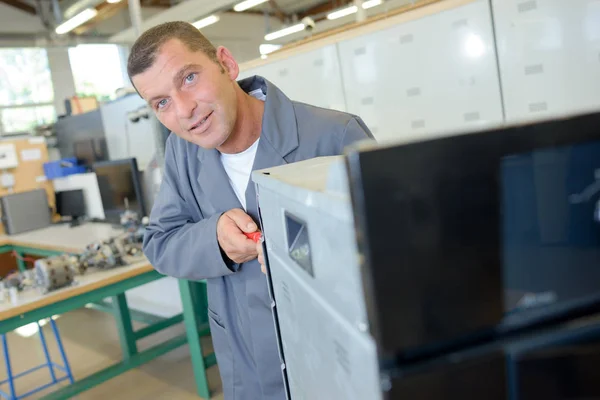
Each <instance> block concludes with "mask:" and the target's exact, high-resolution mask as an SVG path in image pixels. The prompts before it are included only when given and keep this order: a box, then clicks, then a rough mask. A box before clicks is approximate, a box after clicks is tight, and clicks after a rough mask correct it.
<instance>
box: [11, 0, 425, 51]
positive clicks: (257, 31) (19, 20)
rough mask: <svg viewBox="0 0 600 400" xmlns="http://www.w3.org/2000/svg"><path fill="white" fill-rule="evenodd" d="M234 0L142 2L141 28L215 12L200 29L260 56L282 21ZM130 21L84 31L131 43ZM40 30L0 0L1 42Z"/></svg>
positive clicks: (295, 5) (323, 27)
mask: <svg viewBox="0 0 600 400" xmlns="http://www.w3.org/2000/svg"><path fill="white" fill-rule="evenodd" d="M238 1H239V0H185V1H182V2H181V3H180V4H178V5H175V6H173V7H171V8H168V9H165V8H148V7H143V8H142V20H143V23H142V25H143V26H142V28H143V29H144V30H146V29H148V28H150V27H152V26H155V25H158V24H160V23H163V22H167V21H182V20H183V21H188V22H195V21H197V20H199V19H201V18H203V17H206V16H208V15H211V14H213V13H214V14H218V15H219V16H220V18H221V19H220V21H219V22H218V23H216V24H214V25H211V26H209V27H206V28H204V29H202V32H203V33H204V34H205V35H206V36H207V37H208V38H209V39H210V40H212V41H213V42H214V43H215V44H217V45H224V46H226V47H228V48H229V49H230V50H231V51H232V52H233V53H234V55H236V57H237V58H238V60H239V61H248V60H251V59H254V58H257V57H259V56H260V54H259V52H258V46H259V45H260V44H261V43H264V35H265V34H266V33H268V32H272V31H275V30H277V29H280V28H281V27H282V22H281V21H279V20H278V19H277V18H276V17H275V16H274V15H273V14H271V15H272V16H271V17H270V18H269V17H266V16H264V15H261V14H260V13H235V12H224V11H225V10H231V8H232V7H233V5H234V4H235V3H237V2H238ZM329 1H332V0H329ZM411 2H413V0H386V1H385V3H384V4H383V5H381V6H378V7H375V8H372V9H370V10H367V14H368V15H374V14H377V13H380V12H385V11H389V10H391V9H393V8H396V7H399V6H401V5H405V4H407V3H411ZM319 3H323V0H277V4H278V5H279V7H280V8H282V9H283V11H284V12H285V13H287V14H288V15H289V14H291V13H293V12H302V11H304V10H306V9H308V8H311V7H314V6H315V5H317V4H319ZM262 7H264V8H265V9H270V7H271V6H270V5H268V3H267V4H264V5H263V6H262ZM260 10H261V7H256V8H255V9H253V10H252V11H260ZM355 18H356V17H355V15H351V16H348V17H345V18H342V19H339V20H335V21H328V20H323V21H319V22H318V23H317V26H316V28H315V29H314V30H313V31H312V32H309V31H304V32H300V33H297V34H294V35H290V36H287V37H285V38H282V39H280V40H278V41H275V42H272V43H278V44H285V43H289V42H291V41H297V40H300V39H303V38H306V37H309V36H310V35H314V34H317V33H320V32H324V31H327V30H330V29H333V28H336V27H339V26H341V25H344V24H348V23H351V22H353V21H354V20H355ZM130 26H131V24H130V19H129V12H128V10H127V8H125V9H124V10H123V11H122V12H120V13H118V14H117V15H115V16H113V17H112V18H110V19H108V20H105V21H103V22H101V23H99V24H98V25H97V26H96V27H95V28H94V29H93V30H91V31H89V32H88V34H90V35H105V36H106V35H108V36H109V37H110V40H111V41H113V42H116V43H132V42H133V41H134V40H135V35H134V32H133V30H132V29H131V27H130ZM44 31H45V28H44V26H43V25H42V23H41V21H40V18H38V17H37V16H33V15H30V14H28V13H26V12H23V11H21V10H18V9H16V8H13V7H10V6H7V5H5V4H3V3H0V45H5V44H4V43H6V42H7V40H8V42H10V40H11V39H10V36H8V39H7V38H6V37H4V39H7V40H2V39H3V36H2V35H3V34H41V33H43V32H44ZM5 36H6V35H5ZM15 43H16V42H15Z"/></svg>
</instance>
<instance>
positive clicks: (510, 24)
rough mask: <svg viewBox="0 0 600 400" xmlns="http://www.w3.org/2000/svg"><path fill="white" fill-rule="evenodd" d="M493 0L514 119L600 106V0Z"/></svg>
mask: <svg viewBox="0 0 600 400" xmlns="http://www.w3.org/2000/svg"><path fill="white" fill-rule="evenodd" d="M492 3H493V7H494V16H495V22H496V33H497V41H498V52H499V60H500V71H501V77H502V83H503V87H504V100H505V111H506V117H507V119H508V120H509V121H522V120H535V119H540V118H547V117H548V116H551V115H561V114H565V113H573V112H576V111H581V110H589V109H595V110H598V109H600V1H598V0H570V1H561V0H538V1H522V2H519V3H516V2H513V1H506V0H493V1H492Z"/></svg>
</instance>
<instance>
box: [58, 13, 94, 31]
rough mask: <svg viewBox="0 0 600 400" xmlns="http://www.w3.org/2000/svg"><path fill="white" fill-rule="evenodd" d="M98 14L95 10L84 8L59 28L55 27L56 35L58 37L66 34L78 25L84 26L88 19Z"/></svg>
mask: <svg viewBox="0 0 600 400" xmlns="http://www.w3.org/2000/svg"><path fill="white" fill-rule="evenodd" d="M97 14H98V11H97V10H96V9H95V8H86V9H85V10H83V11H82V12H80V13H79V14H77V15H76V16H74V17H73V18H71V19H69V20H67V21H65V22H63V23H62V24H60V25H59V26H57V27H56V30H55V31H56V33H57V34H59V35H63V34H65V33H67V32H71V31H72V30H73V29H75V28H77V27H78V26H79V25H82V24H85V23H86V22H88V21H89V20H90V19H92V18H94V17H95V16H96V15H97Z"/></svg>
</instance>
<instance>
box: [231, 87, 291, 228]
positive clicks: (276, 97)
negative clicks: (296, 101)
mask: <svg viewBox="0 0 600 400" xmlns="http://www.w3.org/2000/svg"><path fill="white" fill-rule="evenodd" d="M240 86H241V87H242V89H244V90H245V91H246V92H249V91H251V90H254V89H257V88H258V87H260V88H261V89H262V90H263V93H265V94H266V95H267V98H266V100H265V113H264V115H263V121H262V132H261V135H260V141H259V142H258V150H257V151H256V157H255V158H254V165H253V166H252V171H256V170H260V169H264V168H271V167H276V166H279V165H283V164H286V163H287V162H286V159H285V157H286V156H287V155H288V154H290V153H291V152H292V151H294V150H296V149H297V148H298V125H297V123H296V113H295V111H294V105H293V104H292V102H291V100H290V99H289V98H288V97H287V96H286V95H285V94H283V92H281V91H280V90H279V89H278V88H277V87H276V86H275V85H273V84H272V83H271V82H269V81H267V80H266V79H264V78H261V77H252V78H249V79H247V80H243V81H241V82H240ZM246 209H247V211H248V213H249V214H250V215H252V216H253V217H254V219H255V220H258V206H257V201H256V189H255V185H254V182H253V181H252V176H250V180H249V182H248V187H247V188H246Z"/></svg>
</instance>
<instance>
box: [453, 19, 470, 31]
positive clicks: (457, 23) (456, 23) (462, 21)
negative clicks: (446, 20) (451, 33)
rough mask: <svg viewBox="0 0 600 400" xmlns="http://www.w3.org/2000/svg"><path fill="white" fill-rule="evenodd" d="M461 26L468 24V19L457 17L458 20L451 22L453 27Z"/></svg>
mask: <svg viewBox="0 0 600 400" xmlns="http://www.w3.org/2000/svg"><path fill="white" fill-rule="evenodd" d="M463 26H469V20H467V19H466V18H463V19H459V20H458V21H455V22H454V23H453V24H452V27H453V28H454V29H458V28H462V27H463Z"/></svg>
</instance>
